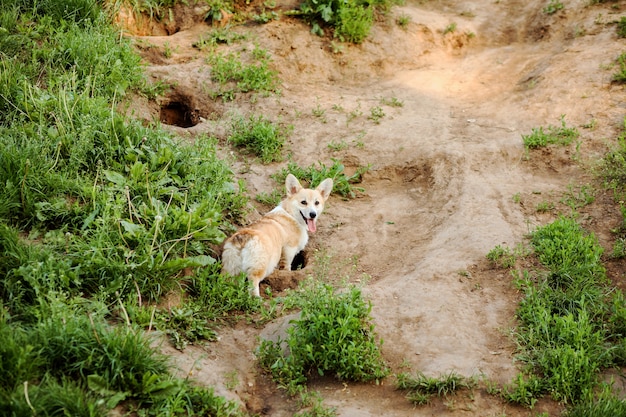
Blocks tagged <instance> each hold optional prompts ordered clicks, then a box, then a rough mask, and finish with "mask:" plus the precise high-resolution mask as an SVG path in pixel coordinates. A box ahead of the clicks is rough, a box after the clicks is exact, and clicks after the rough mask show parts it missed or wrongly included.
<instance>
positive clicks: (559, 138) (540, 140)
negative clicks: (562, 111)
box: [522, 115, 580, 149]
mask: <svg viewBox="0 0 626 417" xmlns="http://www.w3.org/2000/svg"><path fill="white" fill-rule="evenodd" d="M578 136H580V133H579V132H578V129H576V128H575V127H567V126H566V124H565V115H561V126H560V127H556V126H552V125H550V126H548V127H547V129H546V130H545V131H544V128H543V127H539V128H533V129H532V133H531V134H530V135H522V139H523V140H524V146H525V147H526V149H535V148H540V147H543V146H547V145H551V144H558V145H569V144H570V143H572V142H573V141H574V140H575V139H577V138H578Z"/></svg>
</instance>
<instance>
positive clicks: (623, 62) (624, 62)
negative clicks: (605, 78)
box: [613, 53, 626, 83]
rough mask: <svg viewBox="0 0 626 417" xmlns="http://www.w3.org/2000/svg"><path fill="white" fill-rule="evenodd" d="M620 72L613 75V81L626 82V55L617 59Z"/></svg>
mask: <svg viewBox="0 0 626 417" xmlns="http://www.w3.org/2000/svg"><path fill="white" fill-rule="evenodd" d="M616 61H617V66H618V71H617V72H616V73H615V74H613V81H614V82H616V83H625V82H626V53H623V54H621V55H619V56H618V57H617V60H616Z"/></svg>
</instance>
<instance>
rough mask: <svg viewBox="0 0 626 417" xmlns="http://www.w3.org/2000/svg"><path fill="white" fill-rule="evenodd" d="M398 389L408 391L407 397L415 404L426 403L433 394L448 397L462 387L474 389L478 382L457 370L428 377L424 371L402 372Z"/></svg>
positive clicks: (397, 385)
mask: <svg viewBox="0 0 626 417" xmlns="http://www.w3.org/2000/svg"><path fill="white" fill-rule="evenodd" d="M397 378H398V379H397V382H396V389H399V390H403V391H407V395H406V396H407V399H408V400H409V401H411V402H412V403H413V404H415V405H425V404H428V403H429V402H430V399H431V398H432V397H433V396H437V397H446V396H448V395H450V394H453V393H454V392H456V391H457V390H460V389H472V388H473V387H474V386H475V385H476V383H475V381H473V380H468V379H467V378H464V377H462V376H461V375H458V374H456V373H455V372H450V373H448V374H447V375H442V376H440V377H439V378H435V377H427V376H426V375H424V374H422V373H418V374H416V375H410V374H408V373H405V372H403V373H400V374H398V376H397Z"/></svg>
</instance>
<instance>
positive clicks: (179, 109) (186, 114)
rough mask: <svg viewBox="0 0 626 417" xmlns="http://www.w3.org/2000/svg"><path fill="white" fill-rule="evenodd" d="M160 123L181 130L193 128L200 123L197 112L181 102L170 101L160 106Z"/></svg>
mask: <svg viewBox="0 0 626 417" xmlns="http://www.w3.org/2000/svg"><path fill="white" fill-rule="evenodd" d="M159 119H160V120H161V123H164V124H166V125H170V126H178V127H183V128H188V127H193V126H195V125H197V124H198V123H199V122H200V117H199V115H198V111H197V110H194V109H192V108H191V107H189V105H187V104H186V103H183V102H181V101H171V102H169V103H167V104H164V105H162V106H161V112H160V114H159Z"/></svg>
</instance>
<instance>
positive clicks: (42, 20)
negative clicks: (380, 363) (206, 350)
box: [0, 0, 257, 416]
mask: <svg viewBox="0 0 626 417" xmlns="http://www.w3.org/2000/svg"><path fill="white" fill-rule="evenodd" d="M0 22H1V26H2V33H0V183H2V184H3V186H2V187H0V274H2V277H3V279H2V280H1V281H0V303H1V305H2V308H1V309H0V334H1V336H0V337H1V338H2V341H3V343H2V346H1V347H0V362H1V366H0V380H1V381H2V384H0V409H2V410H3V411H5V412H7V413H8V414H10V415H11V414H12V415H26V414H28V415H31V414H34V413H35V414H39V415H105V414H107V413H108V412H109V410H111V409H112V408H114V407H116V406H118V405H119V406H122V412H124V413H126V412H128V413H129V414H138V415H164V414H167V415H172V416H178V415H181V416H182V415H189V414H196V415H208V414H210V415H219V416H226V415H238V414H239V411H238V408H237V406H236V405H234V404H232V403H230V402H227V401H226V400H224V399H223V398H221V397H218V396H215V395H214V394H213V392H212V391H211V390H210V389H207V388H198V387H193V386H191V385H190V384H189V383H188V381H184V380H179V379H177V378H174V377H173V376H172V375H171V373H170V366H169V363H168V362H167V360H166V358H164V357H162V356H160V355H159V354H157V353H156V352H155V349H154V347H153V345H152V341H150V340H149V339H147V338H146V337H145V335H144V331H143V329H144V327H145V326H146V323H147V326H148V327H149V326H151V325H152V327H153V328H155V327H156V328H159V329H161V330H164V331H165V332H168V333H171V337H172V338H174V337H175V336H174V334H175V333H177V334H178V336H177V338H178V339H180V340H181V341H182V342H183V343H185V342H186V343H188V342H193V341H196V340H199V339H201V338H211V337H214V335H213V333H211V332H212V331H214V327H215V326H213V323H218V321H219V320H221V319H220V318H218V317H222V316H223V315H224V314H225V312H226V311H228V312H230V311H233V310H236V311H238V312H244V313H245V312H246V311H253V310H254V309H256V308H257V306H256V305H255V304H254V302H253V301H250V300H249V299H248V298H246V295H245V294H247V290H245V289H244V290H243V292H241V288H240V285H238V284H237V285H235V284H232V285H231V286H229V285H227V284H226V283H221V282H219V278H218V276H217V266H216V259H215V256H214V255H215V251H214V248H215V247H216V245H217V244H219V243H220V242H221V241H222V240H223V238H224V236H225V232H230V231H231V230H232V229H233V226H232V225H231V222H237V221H238V220H239V219H240V218H241V216H243V213H244V211H245V207H246V204H247V200H246V199H245V198H244V197H242V196H241V195H240V194H239V193H238V192H237V190H238V189H240V188H241V184H240V185H239V186H238V185H237V184H236V183H235V181H234V179H233V174H232V172H231V170H230V168H229V167H228V166H226V165H225V164H224V163H223V162H222V161H221V160H220V159H219V158H217V156H216V149H215V146H216V140H215V139H213V138H209V137H202V138H198V141H197V142H196V144H194V145H186V144H185V145H182V144H179V143H178V142H177V141H176V139H174V138H172V137H171V136H169V135H168V134H167V133H165V132H164V131H162V130H159V129H158V128H156V127H154V126H143V125H142V124H140V123H139V122H137V121H133V120H128V119H127V118H126V117H125V116H123V115H121V114H119V113H118V112H117V111H116V110H115V109H116V108H118V105H119V103H118V102H119V100H123V99H124V97H125V95H126V94H127V92H128V91H134V92H138V93H140V94H153V93H154V91H155V90H154V89H153V88H152V87H150V86H148V85H147V83H146V80H145V78H144V75H143V72H142V68H141V66H140V64H139V62H140V59H139V57H138V56H137V55H135V54H134V52H133V49H132V47H131V45H130V43H128V42H127V41H126V40H124V38H123V37H120V36H119V32H118V31H116V30H114V29H113V28H112V26H111V24H110V23H111V17H110V16H109V15H107V14H106V12H104V11H102V10H101V8H100V2H97V1H95V0H72V1H71V2H68V1H44V2H28V1H27V2H24V1H18V0H15V1H8V2H3V3H2V5H1V6H0ZM187 271H195V272H196V274H195V275H194V277H193V278H192V279H190V280H191V282H190V283H189V284H188V288H189V292H190V294H189V300H190V301H188V302H187V304H185V303H183V304H181V305H180V306H178V307H177V309H174V310H172V311H171V312H169V313H168V314H166V313H165V312H164V311H155V309H154V307H150V306H153V305H154V304H156V301H157V300H158V299H159V298H160V297H161V296H162V295H163V294H165V293H167V292H169V291H171V290H172V289H175V288H176V289H178V288H179V286H180V282H181V277H183V276H184V275H185V274H186V272H187ZM233 285H234V286H233ZM226 294H228V295H229V298H228V300H229V301H231V303H230V304H228V303H226V302H225V299H224V298H223V297H224V296H225V295H226ZM131 318H132V319H131ZM151 320H154V322H152V321H151Z"/></svg>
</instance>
